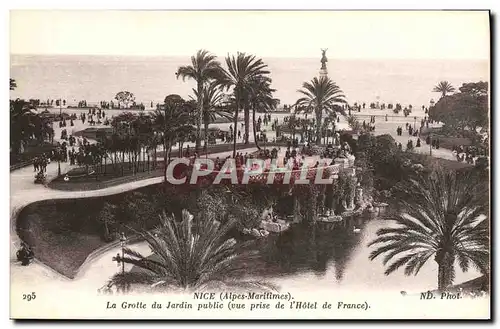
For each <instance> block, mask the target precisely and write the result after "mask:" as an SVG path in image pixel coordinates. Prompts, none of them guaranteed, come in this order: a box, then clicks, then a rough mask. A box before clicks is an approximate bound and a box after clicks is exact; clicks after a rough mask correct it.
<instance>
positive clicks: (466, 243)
mask: <svg viewBox="0 0 500 329" xmlns="http://www.w3.org/2000/svg"><path fill="white" fill-rule="evenodd" d="M398 191H399V192H400V193H401V196H399V195H398V198H400V199H399V206H400V209H398V211H397V213H396V214H394V215H390V217H389V219H391V220H394V221H395V224H396V225H397V226H396V227H392V228H383V229H380V230H379V231H378V232H377V236H378V237H377V238H376V239H375V240H374V241H372V242H371V243H370V244H369V245H370V246H372V245H376V246H377V247H376V249H375V250H373V251H372V252H371V254H370V259H371V260H373V259H375V258H376V257H378V256H380V255H382V254H385V258H384V260H383V263H384V265H387V264H388V263H389V261H391V260H393V259H395V260H394V261H393V262H392V263H391V264H390V265H389V266H388V267H387V270H386V271H385V274H386V275H389V274H390V273H392V272H394V271H395V270H397V269H398V268H399V267H401V266H403V265H406V267H405V274H406V275H412V274H414V275H416V274H418V272H419V270H420V269H421V267H422V266H423V265H424V264H425V263H426V262H427V261H428V260H429V259H431V257H432V256H434V261H435V262H436V263H437V264H438V289H439V290H443V289H446V288H447V287H448V286H450V285H451V284H452V283H453V280H454V277H455V271H454V264H455V262H458V264H459V266H460V268H461V269H462V271H464V272H465V271H467V270H468V269H469V267H470V266H471V265H472V266H474V267H476V268H477V269H479V270H480V271H481V272H482V273H487V272H488V271H489V270H488V268H489V228H488V220H486V217H485V216H484V215H485V214H488V200H487V198H488V191H487V187H486V186H485V184H484V183H482V182H479V181H478V179H477V178H476V177H474V176H473V175H471V173H463V172H462V173H461V172H452V171H449V172H445V171H443V170H442V169H438V170H435V171H434V172H433V173H432V174H431V175H429V176H425V177H424V176H422V177H421V178H420V179H418V180H409V181H408V183H406V184H403V185H401V186H399V188H398Z"/></svg>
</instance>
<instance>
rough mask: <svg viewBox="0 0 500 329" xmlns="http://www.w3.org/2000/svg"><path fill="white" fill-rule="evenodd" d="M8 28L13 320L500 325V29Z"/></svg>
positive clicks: (114, 24)
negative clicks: (498, 211) (493, 271)
mask: <svg viewBox="0 0 500 329" xmlns="http://www.w3.org/2000/svg"><path fill="white" fill-rule="evenodd" d="M10 19H11V23H10V36H11V43H10V72H9V75H10V251H11V252H10V303H11V305H10V307H11V308H10V316H11V318H12V319H164V320H173V319H184V320H191V319H249V320H252V319H281V320H287V319H311V320H316V319H331V320H336V319H353V320H354V319H422V320H423V319H485V320H486V319H490V317H491V311H490V268H491V253H490V250H491V244H490V219H491V217H490V184H489V182H490V169H489V168H490V164H489V162H490V144H489V143H490V131H489V127H490V115H489V113H490V60H491V59H490V42H491V38H490V13H489V12H488V11H231V10H228V11H202V10H199V11H161V10H159V11H127V10H121V11H112V10H108V11H105V10H97V11H84V10H67V11H58V10H45V11H42V10H13V11H11V13H10Z"/></svg>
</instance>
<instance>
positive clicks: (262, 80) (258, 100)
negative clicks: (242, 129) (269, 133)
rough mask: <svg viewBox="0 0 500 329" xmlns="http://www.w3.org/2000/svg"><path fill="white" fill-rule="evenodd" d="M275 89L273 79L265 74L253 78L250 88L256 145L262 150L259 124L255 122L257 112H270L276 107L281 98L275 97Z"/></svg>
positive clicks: (249, 101)
mask: <svg viewBox="0 0 500 329" xmlns="http://www.w3.org/2000/svg"><path fill="white" fill-rule="evenodd" d="M275 91H276V90H275V89H272V88H271V79H270V78H268V77H265V76H261V77H258V78H257V79H255V80H253V81H252V82H251V84H250V88H249V98H248V103H249V107H250V108H251V109H252V123H253V139H254V142H255V146H256V147H257V148H258V149H259V150H260V146H259V142H258V141H257V126H256V124H255V112H257V111H259V112H264V113H265V112H268V111H272V110H274V109H276V107H277V106H278V103H279V100H278V99H276V98H273V95H272V94H273V92H275Z"/></svg>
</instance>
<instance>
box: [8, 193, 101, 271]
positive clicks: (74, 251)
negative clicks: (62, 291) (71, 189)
mask: <svg viewBox="0 0 500 329" xmlns="http://www.w3.org/2000/svg"><path fill="white" fill-rule="evenodd" d="M73 203H74V202H69V204H73ZM61 204H63V203H59V204H56V203H55V202H51V201H49V202H46V203H36V204H31V205H29V206H27V207H26V208H25V209H23V210H22V211H21V213H20V214H19V217H18V220H17V232H18V235H19V237H20V238H21V239H22V240H23V241H25V242H26V243H28V244H29V245H30V246H31V248H32V249H33V252H34V253H35V257H36V258H37V259H38V260H40V261H41V262H42V263H44V264H46V265H48V266H50V267H51V268H53V269H54V270H56V271H57V272H59V273H61V274H63V275H64V276H66V277H68V278H71V279H72V278H74V277H75V276H76V274H77V272H78V269H79V268H80V266H81V265H82V264H83V262H84V261H85V259H86V258H87V256H88V255H89V254H90V253H91V252H92V251H94V250H95V249H97V248H99V247H101V246H103V245H105V244H106V243H105V242H104V241H103V240H102V239H101V238H100V236H99V234H97V232H95V231H94V232H92V230H88V229H84V230H82V227H79V226H78V225H75V219H76V218H77V217H80V216H81V215H82V214H84V212H74V213H73V214H71V213H69V212H68V211H67V210H66V211H63V210H62V209H61ZM63 208H64V207H63Z"/></svg>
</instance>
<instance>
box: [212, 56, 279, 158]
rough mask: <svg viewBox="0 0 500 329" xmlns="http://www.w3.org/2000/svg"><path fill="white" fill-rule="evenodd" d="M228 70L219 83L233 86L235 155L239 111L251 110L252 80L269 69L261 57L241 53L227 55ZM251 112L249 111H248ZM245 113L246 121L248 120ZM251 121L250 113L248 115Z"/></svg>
mask: <svg viewBox="0 0 500 329" xmlns="http://www.w3.org/2000/svg"><path fill="white" fill-rule="evenodd" d="M226 65H227V70H222V76H221V77H220V78H219V79H218V80H217V83H218V84H219V85H220V86H222V87H223V88H225V89H226V90H227V89H230V88H233V96H234V100H235V113H234V132H233V134H234V136H233V157H235V156H236V140H237V138H236V137H237V136H238V135H237V132H238V126H237V125H238V113H239V110H240V109H243V110H245V111H247V110H248V111H249V109H248V98H249V94H250V92H251V86H252V82H254V81H256V80H259V79H264V77H268V75H269V73H270V72H269V71H268V69H267V65H266V64H265V63H264V62H263V61H262V59H260V58H256V57H255V56H254V55H247V54H245V53H240V52H238V54H237V55H236V57H235V56H234V55H233V56H229V55H228V56H227V57H226ZM248 113H249V112H248ZM246 119H247V116H246V115H245V122H246V121H247V120H246ZM248 121H249V115H248ZM248 126H249V125H248V123H247V122H246V127H245V131H246V136H247V137H248V129H249V127H248Z"/></svg>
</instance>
